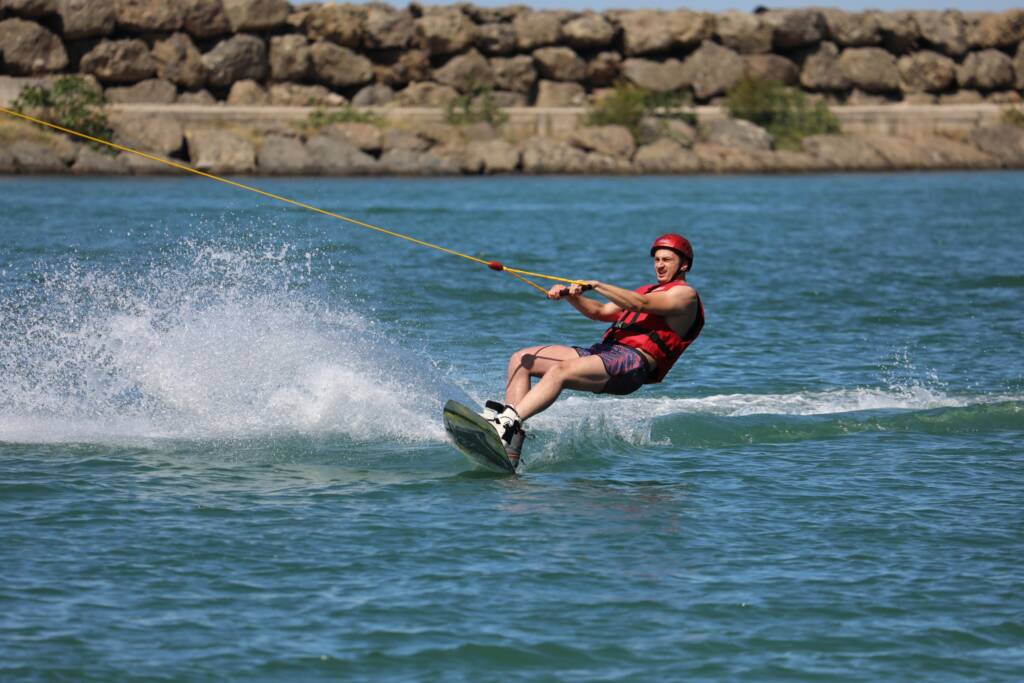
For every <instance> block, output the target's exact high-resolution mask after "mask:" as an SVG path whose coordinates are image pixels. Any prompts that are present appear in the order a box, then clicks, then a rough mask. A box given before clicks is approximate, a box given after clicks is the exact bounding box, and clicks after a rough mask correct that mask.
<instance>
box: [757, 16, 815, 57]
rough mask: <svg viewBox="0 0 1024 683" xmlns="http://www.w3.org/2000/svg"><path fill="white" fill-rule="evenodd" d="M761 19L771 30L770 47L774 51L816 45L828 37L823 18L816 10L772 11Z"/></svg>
mask: <svg viewBox="0 0 1024 683" xmlns="http://www.w3.org/2000/svg"><path fill="white" fill-rule="evenodd" d="M761 17H762V20H763V21H764V22H765V23H766V24H767V25H768V26H771V28H772V45H773V46H774V47H775V48H776V49H780V50H793V49H796V48H804V47H809V46H812V45H817V44H818V43H819V42H821V40H822V39H823V38H824V37H825V36H827V35H828V26H827V25H826V24H825V17H824V16H822V14H821V12H820V11H819V10H816V9H793V10H773V11H770V12H765V13H764V14H763V15H761Z"/></svg>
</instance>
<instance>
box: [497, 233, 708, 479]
mask: <svg viewBox="0 0 1024 683" xmlns="http://www.w3.org/2000/svg"><path fill="white" fill-rule="evenodd" d="M651 256H652V257H653V259H654V274H655V277H656V278H657V282H655V283H654V284H650V285H645V286H643V287H638V288H637V289H635V290H628V289H623V288H621V287H616V286H615V285H609V284H606V283H604V282H598V281H597V280H587V281H584V284H582V285H580V284H573V285H571V286H569V287H566V286H565V285H555V286H554V287H552V288H551V289H550V290H548V293H547V295H548V298H549V299H566V300H567V301H568V302H569V303H570V304H572V305H573V307H574V308H575V309H576V310H577V311H579V312H580V313H582V314H583V315H584V316H586V317H587V318H590V319H591V320H598V321H603V322H610V323H612V326H611V327H609V328H608V330H607V331H606V332H605V333H604V337H603V338H602V339H601V341H600V342H598V343H597V344H594V345H593V346H590V347H589V348H584V347H580V346H555V345H548V346H530V347H527V348H525V349H520V350H519V351H516V352H515V353H514V354H512V357H511V358H510V359H509V362H508V382H507V384H506V385H505V402H504V403H498V402H497V401H487V404H486V409H485V410H484V412H483V413H482V416H483V417H484V419H486V420H488V421H489V422H490V423H491V424H492V426H493V427H494V429H495V430H496V431H497V432H498V436H499V437H500V438H501V440H502V443H503V444H504V445H505V450H506V452H507V454H508V457H509V461H510V462H511V463H512V465H513V466H518V464H519V456H520V453H521V452H522V446H523V439H524V437H525V432H524V431H523V422H525V421H526V420H528V419H530V418H531V417H533V416H534V415H536V414H537V413H540V412H541V411H543V410H546V409H547V408H548V407H549V406H551V404H552V403H554V402H555V399H557V398H558V396H559V394H561V393H562V390H563V389H575V390H577V391H589V392H592V393H595V394H601V393H605V394H618V395H625V394H631V393H633V392H634V391H636V390H637V389H639V388H640V387H641V386H643V385H644V384H654V383H656V382H660V381H661V380H662V379H664V377H665V375H666V374H667V373H668V371H669V370H670V369H671V368H672V365H673V364H674V363H675V362H676V361H677V360H678V359H679V356H680V355H682V353H683V351H685V350H686V347H688V346H689V345H690V344H692V343H693V341H694V340H695V339H696V338H697V335H699V334H700V331H701V329H703V327H704V307H703V306H702V305H701V302H700V296H699V295H698V294H697V290H695V289H694V288H693V287H691V286H690V285H689V284H688V283H687V282H686V273H687V272H689V270H690V268H692V267H693V247H692V246H691V245H690V242H689V240H687V239H686V238H685V237H683V236H682V235H677V234H674V233H669V234H666V235H662V236H661V237H659V238H658V239H656V240H654V244H652V245H651ZM589 289H593V290H594V291H595V292H597V293H598V294H600V295H601V296H603V297H604V298H606V299H608V303H601V302H600V301H595V300H593V299H589V298H587V297H585V296H582V294H583V292H584V291H586V290H589ZM533 377H539V378H540V381H538V382H537V384H536V385H534V386H533V387H532V388H531V378H533Z"/></svg>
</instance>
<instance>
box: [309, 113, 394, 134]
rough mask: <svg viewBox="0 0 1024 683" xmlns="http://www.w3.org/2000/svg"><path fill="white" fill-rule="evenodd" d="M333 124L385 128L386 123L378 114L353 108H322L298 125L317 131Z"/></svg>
mask: <svg viewBox="0 0 1024 683" xmlns="http://www.w3.org/2000/svg"><path fill="white" fill-rule="evenodd" d="M332 123H369V124H371V125H374V126H383V125H384V121H383V120H382V119H381V118H380V117H379V116H377V115H376V114H373V113H370V112H365V111H359V110H358V109H353V108H351V107H345V108H343V109H335V110H332V111H327V110H326V109H323V108H321V107H318V108H316V109H314V110H313V111H312V112H310V114H309V116H308V117H306V120H305V121H303V122H301V123H299V124H297V125H298V126H299V128H302V129H304V130H308V131H317V130H320V129H321V128H323V127H324V126H329V125H331V124H332Z"/></svg>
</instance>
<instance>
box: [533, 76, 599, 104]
mask: <svg viewBox="0 0 1024 683" xmlns="http://www.w3.org/2000/svg"><path fill="white" fill-rule="evenodd" d="M586 102H587V91H586V90H584V88H583V86H582V85H580V84H579V83H571V82H566V81H544V80H542V81H540V82H538V83H537V101H536V102H535V103H534V104H535V105H536V106H538V107H581V106H583V105H584V104H586Z"/></svg>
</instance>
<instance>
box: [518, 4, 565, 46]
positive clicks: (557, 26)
mask: <svg viewBox="0 0 1024 683" xmlns="http://www.w3.org/2000/svg"><path fill="white" fill-rule="evenodd" d="M512 28H513V29H514V30H515V33H516V46H517V47H518V48H519V49H520V50H521V51H523V52H529V51H531V50H535V49H537V48H538V47H545V46H547V45H555V44H556V43H558V42H559V41H560V40H561V37H562V17H561V15H560V14H559V13H557V12H523V13H521V14H519V15H517V16H516V17H515V19H514V20H513V21H512Z"/></svg>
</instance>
